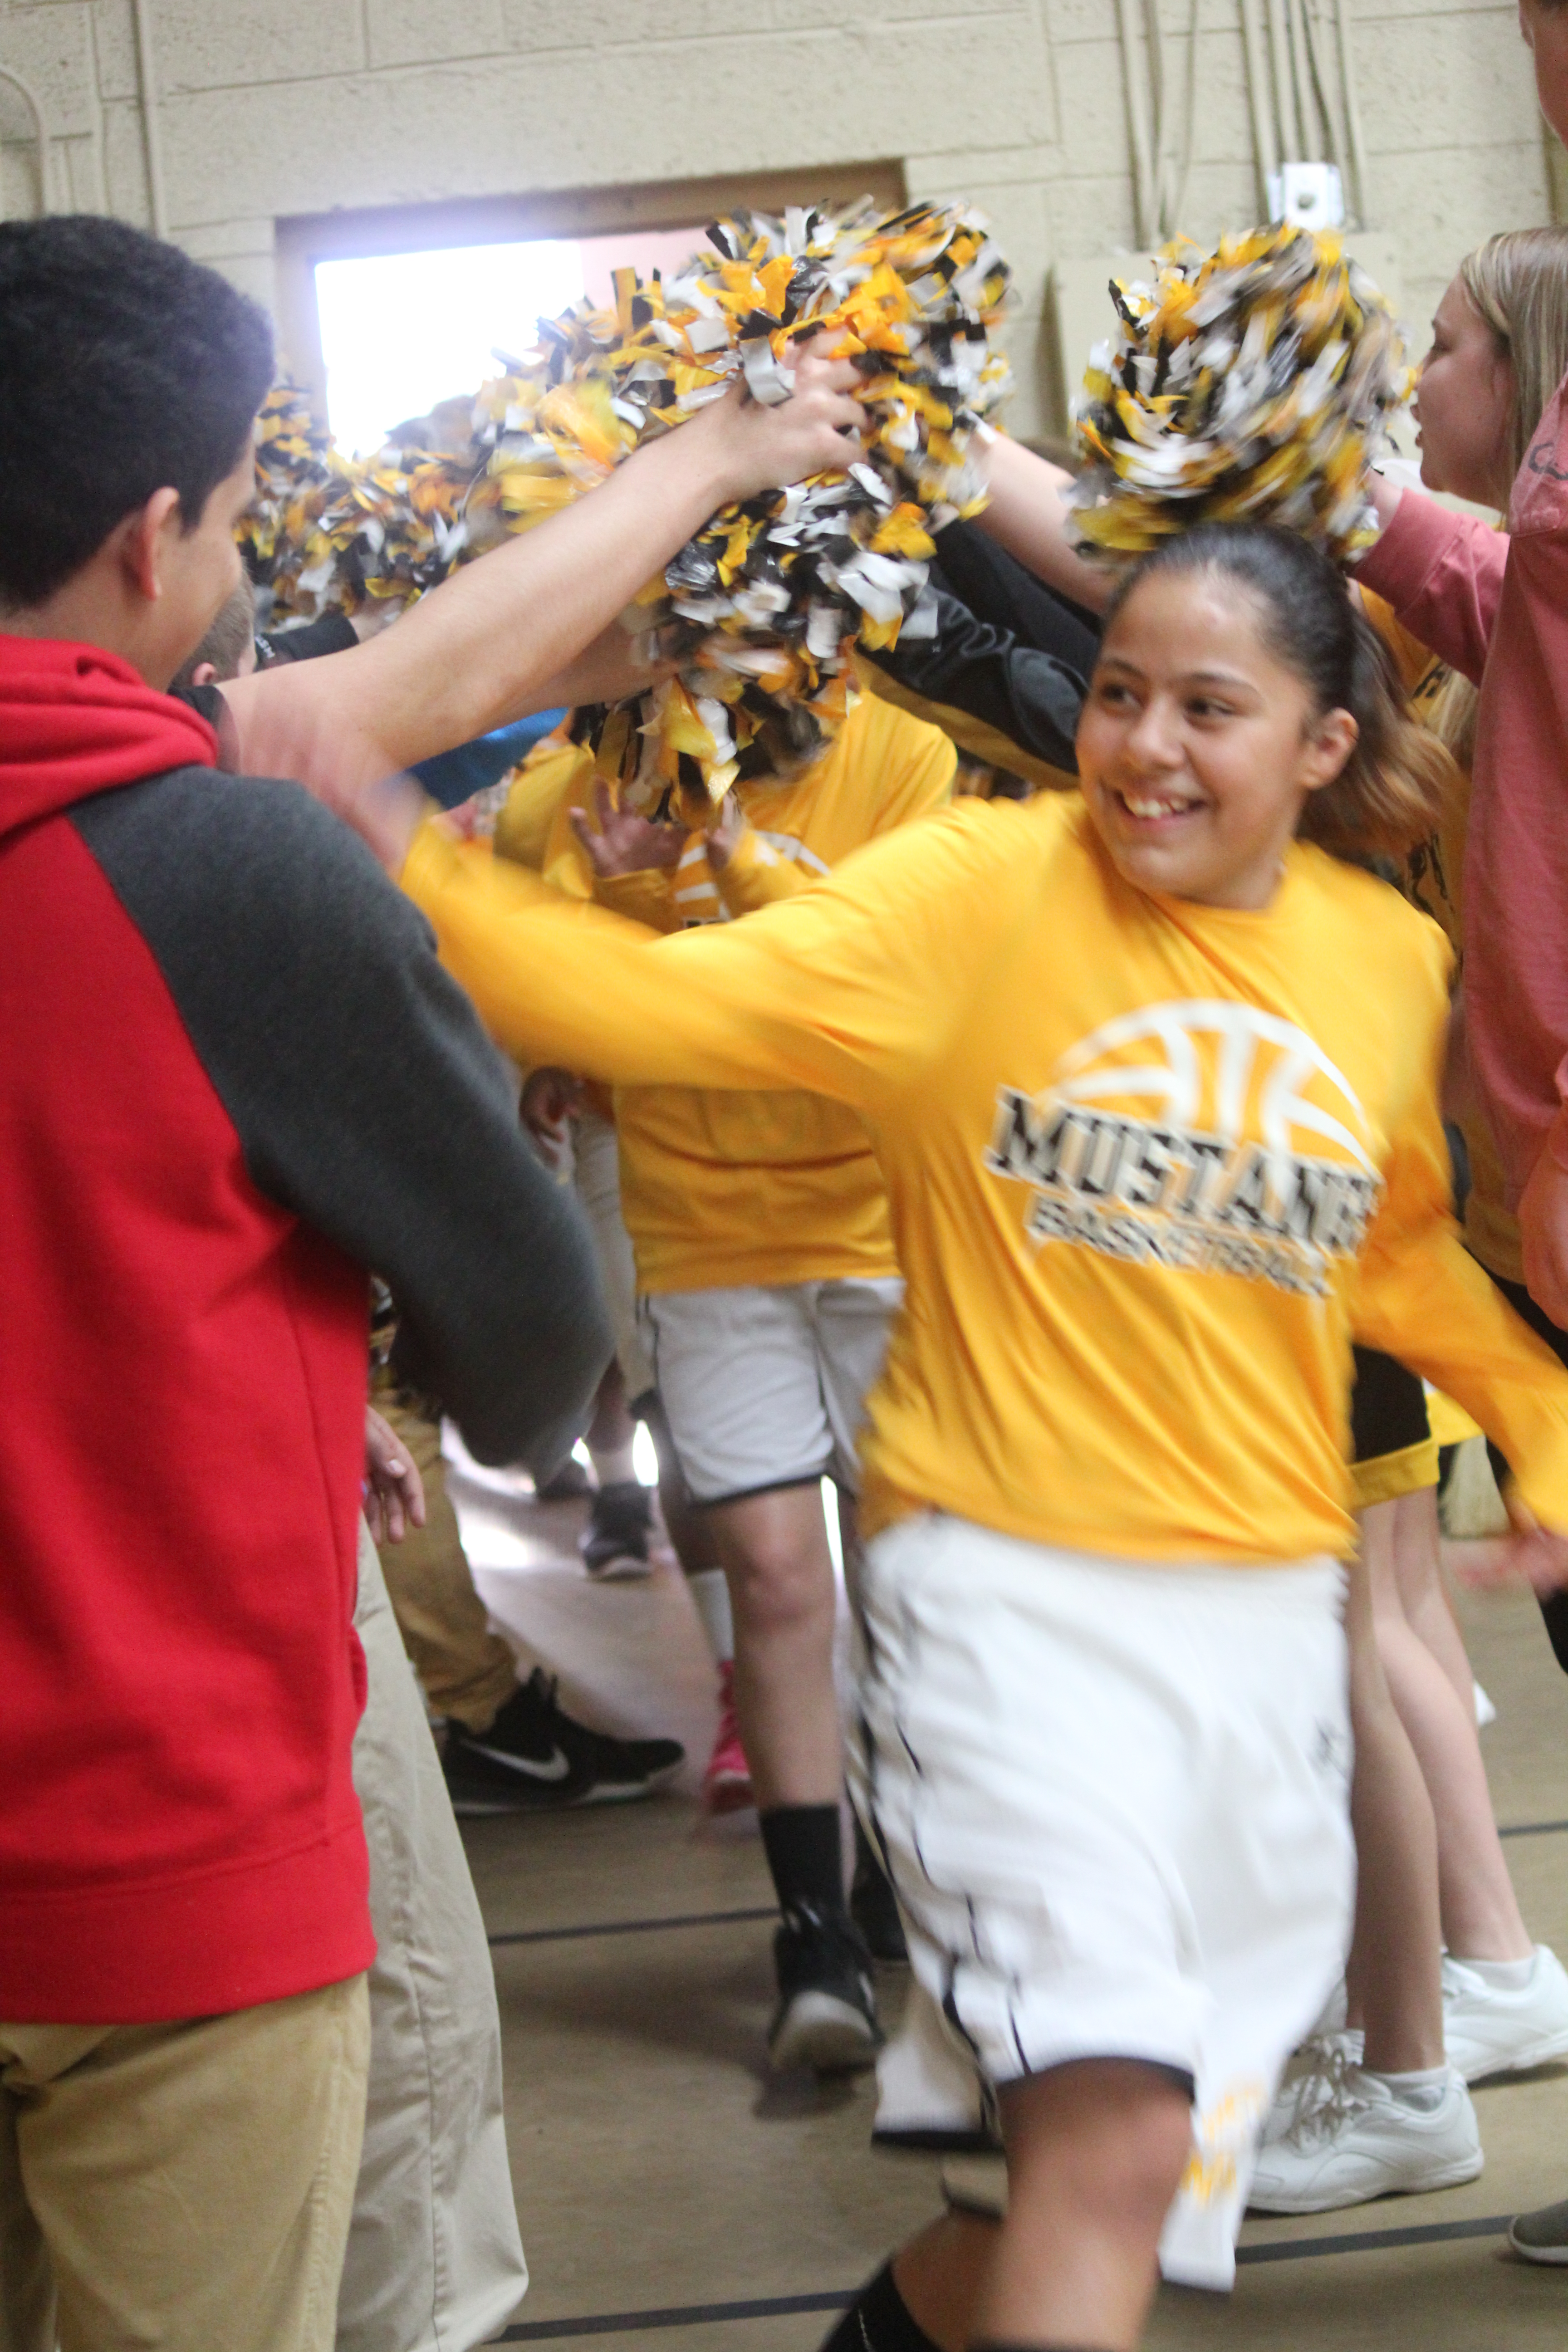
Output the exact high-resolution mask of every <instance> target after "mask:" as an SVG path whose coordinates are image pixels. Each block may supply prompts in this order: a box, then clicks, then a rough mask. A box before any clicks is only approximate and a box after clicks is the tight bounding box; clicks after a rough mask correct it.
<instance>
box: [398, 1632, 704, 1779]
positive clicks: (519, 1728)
mask: <svg viewBox="0 0 1568 2352" xmlns="http://www.w3.org/2000/svg"><path fill="white" fill-rule="evenodd" d="M555 1689H556V1685H555V1681H554V1677H553V1676H552V1675H546V1674H545V1673H544V1670H543V1668H542V1667H541V1666H535V1668H534V1670H533V1672H532V1674H531V1675H530V1676H529V1678H528V1680H527V1681H526V1682H525V1683H521V1684H520V1685H518V1687H517V1689H516V1690H515V1691H513V1693H512V1695H511V1696H510V1698H509V1699H508V1700H507V1703H506V1705H505V1706H503V1707H502V1708H501V1709H500V1713H499V1714H498V1715H497V1717H496V1718H495V1721H494V1722H493V1723H492V1724H491V1725H490V1726H489V1729H488V1730H486V1731H467V1730H465V1729H464V1727H463V1726H462V1725H461V1724H460V1723H448V1724H447V1742H446V1747H445V1748H444V1750H443V1753H442V1758H441V1762H442V1768H443V1769H444V1770H445V1772H446V1775H447V1793H448V1794H449V1796H450V1797H451V1800H452V1810H453V1811H454V1812H458V1813H513V1812H558V1811H563V1810H564V1809H565V1808H567V1807H568V1806H572V1805H624V1804H627V1803H629V1802H631V1801H633V1800H634V1799H636V1798H637V1797H646V1796H648V1795H650V1794H651V1793H652V1791H653V1790H655V1789H656V1788H658V1787H659V1786H660V1785H661V1784H662V1783H663V1782H664V1781H665V1780H668V1777H669V1775H670V1773H672V1772H673V1771H674V1770H675V1769H677V1767H678V1766H679V1765H680V1764H681V1763H683V1762H684V1761H685V1757H686V1750H685V1749H684V1748H682V1747H681V1745H680V1743H679V1740H675V1739H612V1738H610V1737H609V1735H608V1734H607V1733H605V1732H603V1731H592V1730H590V1729H589V1727H588V1726H587V1725H586V1724H585V1723H578V1722H575V1721H574V1718H573V1717H571V1716H569V1715H566V1714H564V1713H563V1711H562V1708H561V1706H560V1705H559V1703H558V1701H557V1699H556V1696H555Z"/></svg>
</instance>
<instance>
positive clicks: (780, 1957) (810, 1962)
mask: <svg viewBox="0 0 1568 2352" xmlns="http://www.w3.org/2000/svg"><path fill="white" fill-rule="evenodd" d="M773 1969H774V1971H775V1973H776V1975H777V1977H778V1984H779V2005H778V2007H777V2009H776V2010H775V2011H774V2012H773V2023H772V2024H771V2025H770V2026H769V2028H768V2056H769V2058H770V2059H771V2060H772V2062H773V2067H774V2069H775V2071H776V2072H778V2073H779V2074H784V2072H785V2071H786V2070H787V2069H789V2068H791V2067H795V2066H809V2067H810V2068H811V2069H812V2071H813V2073H814V2074H853V2073H854V2072H855V2071H856V2070H857V2069H858V2068H859V2067H862V2066H870V2065H874V2064H875V2063H876V2057H877V2053H878V2051H879V2049H880V2048H881V2046H882V2030H881V2027H880V2026H879V2024H878V2022H877V1996H876V1992H875V1990H874V1988H873V1986H872V1982H871V1955H870V1953H869V1952H868V1950H867V1949H866V1945H865V1941H864V1939H863V1937H861V1934H860V1931H859V1929H858V1927H856V1926H855V1925H854V1923H853V1922H852V1921H851V1920H850V1919H849V1918H848V1917H847V1915H846V1914H845V1913H843V1912H841V1911H840V1912H826V1913H824V1912H820V1911H817V1910H816V1909H815V1908H814V1907H813V1906H812V1905H810V1904H809V1903H802V1904H798V1905H796V1906H795V1907H794V1908H793V1909H792V1910H789V1911H786V1912H785V1914H784V1925H783V1927H781V1928H780V1929H779V1931H778V1934H777V1935H776V1936H775V1937H773Z"/></svg>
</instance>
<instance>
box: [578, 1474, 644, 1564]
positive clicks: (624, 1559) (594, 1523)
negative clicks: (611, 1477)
mask: <svg viewBox="0 0 1568 2352" xmlns="http://www.w3.org/2000/svg"><path fill="white" fill-rule="evenodd" d="M652 1526H653V1503H652V1499H651V1497H650V1496H649V1494H648V1491H647V1487H646V1486H639V1485H638V1483H637V1480H636V1479H635V1478H628V1479H626V1480H625V1481H624V1482H620V1481H617V1482H615V1483H613V1484H612V1485H610V1486H601V1487H600V1489H599V1491H598V1493H597V1494H596V1495H595V1497H594V1501H593V1506H592V1508H591V1509H590V1511H589V1513H588V1525H587V1528H585V1530H584V1534H583V1536H582V1538H581V1540H580V1541H579V1543H578V1546H577V1549H578V1550H579V1551H580V1552H581V1553H582V1555H583V1565H584V1568H585V1569H586V1570H587V1571H588V1573H589V1575H590V1576H591V1577H592V1578H593V1580H594V1581H595V1584H626V1583H630V1582H631V1581H633V1580H634V1579H637V1578H638V1577H644V1576H651V1575H652V1574H653V1563H652V1562H651V1560H650V1559H648V1556H647V1541H648V1535H649V1532H650V1530H651V1528H652Z"/></svg>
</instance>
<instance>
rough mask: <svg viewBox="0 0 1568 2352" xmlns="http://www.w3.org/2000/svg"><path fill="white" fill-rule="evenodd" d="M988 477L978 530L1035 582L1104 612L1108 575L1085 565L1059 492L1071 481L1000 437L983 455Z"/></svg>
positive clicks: (1017, 444)
mask: <svg viewBox="0 0 1568 2352" xmlns="http://www.w3.org/2000/svg"><path fill="white" fill-rule="evenodd" d="M986 478H987V483H988V486H989V488H990V493H991V497H990V503H989V505H988V506H986V507H985V508H984V510H983V512H982V513H981V514H980V515H979V517H978V518H977V520H978V521H979V522H980V525H981V527H982V529H983V530H985V531H986V532H987V533H988V534H989V535H990V537H991V538H993V539H994V540H995V541H996V542H997V544H998V546H1000V547H1005V549H1006V550H1007V552H1008V554H1009V555H1014V556H1016V558H1017V560H1018V562H1020V563H1022V564H1025V565H1026V566H1027V568H1028V569H1029V571H1031V572H1033V573H1034V574H1035V576H1036V578H1037V579H1039V580H1044V581H1045V582H1046V583H1047V584H1048V585H1049V586H1050V587H1052V588H1056V589H1059V590H1060V592H1061V593H1062V594H1063V595H1064V596H1070V597H1072V599H1073V600H1074V602H1075V603H1076V604H1087V605H1088V606H1089V610H1090V612H1093V613H1099V612H1101V611H1103V609H1104V607H1105V604H1106V603H1107V601H1108V600H1109V598H1110V590H1111V585H1112V576H1111V574H1110V572H1108V571H1107V570H1106V569H1105V567H1104V566H1103V565H1101V564H1098V563H1089V562H1086V561H1085V559H1084V558H1083V556H1081V555H1080V554H1079V551H1078V549H1077V548H1076V547H1075V546H1074V544H1073V542H1072V540H1071V539H1070V537H1069V535H1068V510H1067V506H1066V504H1065V501H1064V497H1063V493H1064V492H1065V491H1067V490H1069V489H1070V488H1072V476H1071V475H1070V474H1068V473H1066V472H1064V471H1063V469H1062V467H1060V466H1052V465H1048V464H1047V461H1046V459H1045V458H1044V457H1036V456H1035V454H1034V452H1033V451H1032V450H1029V449H1026V448H1025V447H1024V446H1023V444H1022V443H1021V442H1018V441H1009V440H1008V439H1007V438H1006V437H1005V435H1003V434H1000V433H998V434H997V435H995V436H994V438H993V439H992V441H991V443H990V446H989V449H988V451H987V457H986Z"/></svg>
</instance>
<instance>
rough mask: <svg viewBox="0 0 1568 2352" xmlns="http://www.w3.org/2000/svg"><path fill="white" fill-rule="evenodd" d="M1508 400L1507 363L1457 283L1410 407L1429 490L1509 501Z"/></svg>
mask: <svg viewBox="0 0 1568 2352" xmlns="http://www.w3.org/2000/svg"><path fill="white" fill-rule="evenodd" d="M1513 402H1514V377H1513V365H1512V362H1511V361H1510V358H1509V356H1508V353H1507V352H1506V351H1504V350H1503V349H1502V348H1501V346H1500V343H1499V341H1498V338H1497V336H1496V335H1495V334H1494V333H1493V332H1492V330H1491V328H1490V327H1489V325H1488V324H1487V321H1486V320H1484V319H1483V318H1482V316H1481V314H1480V312H1479V310H1477V308H1476V306H1475V304H1474V303H1473V302H1472V301H1471V299H1470V298H1469V295H1468V293H1467V292H1466V290H1465V285H1464V281H1463V279H1462V278H1455V280H1454V282H1453V284H1452V285H1451V286H1450V287H1449V289H1448V290H1447V293H1446V294H1445V295H1444V297H1443V299H1442V300H1441V301H1440V302H1439V303H1438V305H1437V309H1436V314H1435V316H1434V318H1433V320H1432V348H1431V350H1430V351H1429V352H1427V354H1426V358H1425V360H1423V362H1422V363H1421V381H1420V383H1419V385H1418V386H1417V388H1416V393H1415V403H1414V408H1415V421H1416V424H1417V425H1419V426H1420V446H1421V478H1422V480H1423V481H1424V482H1425V483H1426V487H1427V488H1428V489H1429V490H1449V491H1452V493H1453V494H1454V496H1455V497H1456V498H1461V499H1474V500H1475V501H1476V503H1477V504H1478V505H1479V506H1486V507H1505V506H1506V505H1507V504H1508V494H1509V485H1510V478H1511V476H1512V472H1513V464H1512V431H1513Z"/></svg>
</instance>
